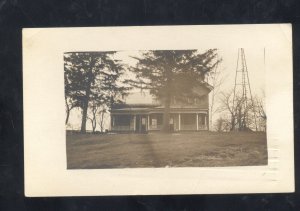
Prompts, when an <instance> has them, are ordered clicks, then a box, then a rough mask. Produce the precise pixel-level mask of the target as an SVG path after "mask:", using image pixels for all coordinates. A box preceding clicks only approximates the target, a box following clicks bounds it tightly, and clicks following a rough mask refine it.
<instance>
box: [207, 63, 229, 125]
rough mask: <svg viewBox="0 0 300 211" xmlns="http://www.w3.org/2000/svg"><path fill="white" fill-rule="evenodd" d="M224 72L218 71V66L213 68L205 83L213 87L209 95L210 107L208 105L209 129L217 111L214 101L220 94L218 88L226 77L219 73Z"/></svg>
mask: <svg viewBox="0 0 300 211" xmlns="http://www.w3.org/2000/svg"><path fill="white" fill-rule="evenodd" d="M222 72H224V71H220V70H219V69H218V64H217V65H216V66H215V70H214V71H213V72H212V73H211V74H209V75H208V77H207V82H208V83H209V84H210V85H212V86H213V90H212V92H211V93H210V105H209V115H210V118H209V128H213V127H212V126H213V117H214V114H215V113H216V112H217V111H218V109H217V108H215V99H216V97H217V96H218V95H219V94H220V87H221V85H222V84H223V82H224V81H225V79H226V76H222V75H221V73H222Z"/></svg>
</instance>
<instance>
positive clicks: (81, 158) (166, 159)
mask: <svg viewBox="0 0 300 211" xmlns="http://www.w3.org/2000/svg"><path fill="white" fill-rule="evenodd" d="M267 160H268V159H267V143H266V134H264V133H237V132H236V133H210V132H202V133H196V132H195V133H181V134H160V133H153V134H111V135H93V134H85V135H83V134H73V135H68V136H67V161H68V168H69V169H80V168H81V169H84V168H128V167H130V168H139V167H166V166H169V167H204V166H249V165H266V164H267Z"/></svg>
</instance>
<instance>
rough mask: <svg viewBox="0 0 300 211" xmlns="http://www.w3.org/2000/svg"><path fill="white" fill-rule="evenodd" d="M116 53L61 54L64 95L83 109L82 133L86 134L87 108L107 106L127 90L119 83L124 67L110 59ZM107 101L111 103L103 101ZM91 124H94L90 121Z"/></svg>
mask: <svg viewBox="0 0 300 211" xmlns="http://www.w3.org/2000/svg"><path fill="white" fill-rule="evenodd" d="M115 53H116V52H115V51H109V52H70V53H65V55H64V60H65V79H66V82H65V86H66V93H65V94H66V96H67V97H70V98H71V99H72V100H73V102H76V103H75V104H76V105H77V106H78V107H80V108H81V109H82V121H81V132H86V122H87V117H88V108H89V107H90V108H91V109H92V110H95V109H96V107H97V106H99V105H101V104H103V103H108V104H109V105H110V104H111V102H110V101H112V98H114V97H115V96H117V95H119V93H120V92H125V90H126V88H123V87H122V86H121V84H119V83H118V80H119V79H120V76H121V75H122V74H123V73H124V67H123V65H122V64H121V63H120V61H119V60H115V59H114V58H113V55H114V54H115ZM67 90H68V91H69V92H67ZM107 99H110V100H109V101H106V100H107ZM92 113H93V112H92ZM92 125H96V123H94V122H93V124H92Z"/></svg>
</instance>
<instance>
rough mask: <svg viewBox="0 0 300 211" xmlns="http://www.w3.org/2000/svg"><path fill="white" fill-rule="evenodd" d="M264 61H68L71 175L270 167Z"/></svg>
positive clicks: (257, 54)
mask: <svg viewBox="0 0 300 211" xmlns="http://www.w3.org/2000/svg"><path fill="white" fill-rule="evenodd" d="M266 53H267V52H266V51H265V49H264V48H255V46H254V47H253V48H251V49H244V48H227V49H217V48H210V49H187V50H139V51H98V52H96V51H94V52H79V51H78V52H65V53H64V77H65V104H66V119H65V124H66V142H67V143H66V145H67V168H68V169H95V168H154V167H160V168H172V167H218V166H219V167H224V166H260V165H267V163H268V154H267V139H266V124H267V115H266V112H265V105H264V102H265V94H264V93H265V87H264V86H265V81H264V80H265V77H264V75H265V54H266Z"/></svg>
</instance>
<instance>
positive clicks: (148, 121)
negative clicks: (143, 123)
mask: <svg viewBox="0 0 300 211" xmlns="http://www.w3.org/2000/svg"><path fill="white" fill-rule="evenodd" d="M149 116H150V114H148V116H147V129H148V130H149V126H150V118H149Z"/></svg>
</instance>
